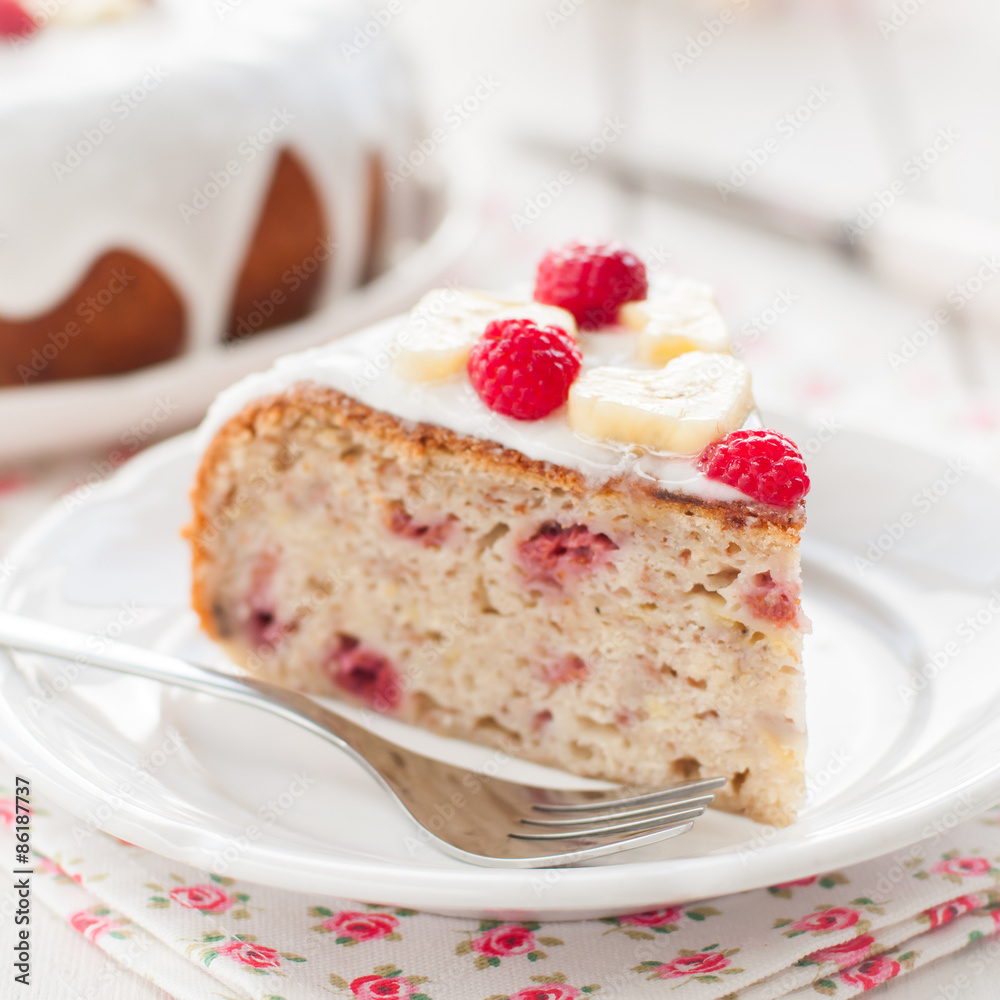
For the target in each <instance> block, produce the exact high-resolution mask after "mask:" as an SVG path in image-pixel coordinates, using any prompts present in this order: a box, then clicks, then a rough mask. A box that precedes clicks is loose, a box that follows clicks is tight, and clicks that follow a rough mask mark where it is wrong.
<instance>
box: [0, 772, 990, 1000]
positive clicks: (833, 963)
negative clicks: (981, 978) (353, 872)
mask: <svg viewBox="0 0 1000 1000" xmlns="http://www.w3.org/2000/svg"><path fill="white" fill-rule="evenodd" d="M2 775H3V772H2V769H0V777H2ZM8 797H9V787H5V786H4V784H3V780H0V803H2V801H3V799H5V798H8ZM33 806H34V807H35V812H34V815H33V825H32V847H33V848H34V850H35V854H34V856H33V860H32V866H33V869H34V876H33V878H34V883H33V893H34V900H35V906H36V907H37V908H39V909H41V908H43V907H44V908H45V911H46V912H47V913H51V914H52V919H53V921H56V922H57V925H58V926H61V927H62V928H63V930H64V932H65V934H66V935H68V941H69V942H70V944H66V945H64V947H65V948H70V947H76V948H88V949H95V950H97V951H98V953H103V954H104V956H105V958H106V960H107V962H108V963H110V965H111V966H112V967H118V968H119V969H120V971H119V973H118V974H120V975H122V976H125V977H133V978H134V982H133V980H130V982H131V983H132V986H130V991H131V992H130V993H129V995H130V996H134V997H135V998H136V1000H164V998H166V1000H203V998H204V997H206V996H228V997H234V998H235V997H248V998H253V1000H265V998H266V1000H314V998H315V997H319V996H324V997H333V998H339V1000H585V998H589V997H597V998H600V997H601V996H605V997H608V998H609V1000H611V998H613V997H628V998H629V1000H633V998H634V1000H647V998H648V1000H661V998H663V997H666V996H670V997H673V996H674V995H675V993H676V996H677V997H678V998H679V1000H685V998H691V997H696V998H698V1000H702V998H704V1000H780V998H785V997H788V998H791V1000H816V998H817V997H834V998H837V1000H847V998H851V997H855V996H860V995H862V994H867V993H871V992H872V991H876V992H875V993H874V995H875V996H877V995H878V994H877V991H878V990H879V988H880V987H882V986H883V985H884V984H885V983H887V982H889V981H892V980H902V979H905V977H906V976H908V975H910V974H911V973H913V972H914V971H916V970H919V969H921V968H922V967H923V966H925V965H928V964H930V963H932V962H933V961H934V960H935V959H936V958H938V957H940V956H942V955H946V954H949V953H951V952H954V951H956V950H958V949H961V948H965V947H968V946H970V945H972V946H973V947H974V946H975V944H976V942H977V941H979V940H981V939H989V938H992V937H994V936H1000V809H997V810H993V811H991V812H988V813H986V814H984V815H983V816H980V817H976V818H973V819H970V820H969V821H967V822H966V823H964V824H963V825H961V826H957V827H955V828H954V829H952V830H949V831H947V832H943V833H941V834H936V835H935V836H934V837H932V838H930V839H929V840H927V841H925V842H923V843H922V844H918V845H914V846H913V847H911V848H908V849H907V851H906V852H905V855H904V858H905V864H904V863H902V862H901V861H899V860H898V858H895V857H891V858H887V859H875V860H874V861H871V862H868V863H866V864H864V865H859V866H856V867H853V868H845V869H843V870H840V871H836V872H824V873H819V874H815V875H808V874H804V875H802V876H801V877H799V878H795V879H790V880H788V881H786V882H783V883H776V884H774V885H771V886H766V887H763V888H761V889H758V890H755V891H752V892H746V893H741V894H739V895H737V896H732V897H720V898H716V899H711V900H702V901H698V902H672V901H669V900H668V901H665V902H663V903H661V904H659V905H656V904H655V903H653V902H652V901H651V902H650V905H647V906H646V907H644V908H638V909H635V910H632V911H631V912H626V913H620V914H614V915H612V914H609V915H607V916H606V917H604V918H602V919H596V920H583V921H576V922H553V921H539V920H533V919H530V918H529V917H528V916H527V915H521V916H522V918H521V919H514V918H513V917H512V916H511V917H508V918H507V919H471V918H458V917H439V916H434V915H431V914H424V913H419V912H416V911H414V910H412V909H405V908H402V907H394V906H387V905H378V904H375V903H365V902H359V901H357V900H346V899H335V898H331V897H318V898H315V897H314V898H310V897H308V896H302V895H300V894H297V893H292V892H285V891H283V890H280V889H275V888H272V887H268V886H263V885H255V884H251V883H248V882H244V881H241V880H240V879H238V878H235V877H233V875H232V873H230V872H207V871H198V870H196V869H194V868H192V867H190V866H187V865H183V864H180V863H178V862H173V861H169V860H167V859H164V858H160V857H157V856H155V855H153V854H150V853H148V852H146V851H144V850H141V849H139V848H136V847H133V846H129V845H126V844H124V843H122V842H121V841H118V840H116V839H114V838H113V837H109V836H105V835H104V834H101V833H99V832H96V831H95V832H93V833H91V834H90V835H89V836H87V837H85V838H83V839H82V840H79V841H78V840H77V838H75V837H74V833H73V831H74V829H76V830H77V831H79V823H78V821H76V820H74V819H73V818H72V817H70V816H67V815H65V814H63V813H61V812H60V811H59V810H58V809H52V808H51V807H50V805H49V804H48V803H42V802H40V801H39V802H36V803H33ZM12 836H13V834H12V831H10V830H9V829H8V828H7V827H6V826H5V825H4V824H3V813H2V805H0V851H3V850H7V851H8V854H12V853H13V852H12V845H13V840H12ZM991 943H992V942H991ZM984 968H987V969H989V968H991V966H990V965H988V964H986V965H984ZM133 969H135V970H136V971H135V972H133V971H132V970H133ZM150 983H152V984H154V986H155V989H156V990H158V991H159V992H158V993H157V994H156V995H155V996H152V995H147V993H146V992H144V991H146V990H148V989H149V988H150V986H149V984H150ZM80 993H81V994H82V995H84V996H86V995H87V989H86V988H85V985H84V984H80ZM49 994H51V995H58V993H57V992H56V987H53V988H52V989H51V990H49V993H46V991H45V990H43V989H39V990H38V995H39V996H46V995H49ZM94 995H97V996H99V995H100V992H99V990H97V991H95V994H94Z"/></svg>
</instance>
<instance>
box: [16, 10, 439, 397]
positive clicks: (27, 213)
mask: <svg viewBox="0 0 1000 1000" xmlns="http://www.w3.org/2000/svg"><path fill="white" fill-rule="evenodd" d="M364 11H365V8H364V7H362V6H360V5H356V4H354V3H353V2H349V0H345V2H332V3H331V2H329V0H281V2H271V0H241V2H239V3H232V4H229V3H212V2H211V0H21V2H20V3H18V2H15V0H0V134H2V135H3V137H4V138H3V142H2V143H0V179H2V183H0V385H6V386H11V385H32V384H36V383H39V382H46V381H50V380H53V379H70V378H83V377H88V376H99V375H108V374H115V373H119V372H125V371H131V370H134V369H137V368H141V367H144V366H146V365H151V364H155V363H157V362H163V361H167V360H169V359H171V358H175V357H178V356H179V355H182V354H186V353H189V352H194V351H199V350H205V349H208V348H212V347H215V346H217V345H218V344H220V343H222V342H232V341H241V340H244V339H246V338H249V337H254V336H256V335H258V334H260V333H262V332H264V331H267V330H270V329H273V328H274V327H277V326H280V325H282V324H284V323H288V322H290V321H292V320H295V319H298V318H300V317H303V316H305V315H307V314H309V313H310V312H312V311H313V310H315V309H316V308H318V307H320V306H321V305H323V304H325V303H327V302H329V301H331V300H333V299H335V298H336V297H337V296H340V295H342V294H344V293H345V292H348V291H349V290H351V289H354V288H357V287H358V286H360V285H363V284H365V283H366V282H368V281H370V280H371V279H372V278H373V277H375V276H377V275H378V274H379V273H380V272H381V271H382V270H383V269H385V268H386V267H387V265H388V264H390V263H391V262H392V259H393V258H394V256H395V255H397V254H398V252H399V251H401V250H403V249H404V248H406V247H407V245H412V244H413V242H414V241H415V239H417V238H418V237H419V236H420V235H421V234H423V233H424V232H425V231H426V229H427V222H428V219H427V216H428V214H429V213H430V212H432V211H433V210H434V208H433V205H432V196H431V194H430V192H429V191H428V189H427V188H424V187H422V186H421V184H420V183H419V182H418V181H416V180H413V179H411V180H410V181H408V182H407V183H403V184H398V185H395V188H394V189H391V188H390V185H389V184H388V183H387V181H386V172H385V168H386V167H387V166H389V165H391V164H392V163H395V162H396V160H397V159H398V157H399V156H401V155H405V154H406V153H407V152H408V151H409V149H410V148H411V146H412V143H413V141H414V140H415V138H416V137H417V135H418V132H419V123H418V118H417V115H416V113H415V111H414V105H413V97H412V86H411V81H410V80H409V78H408V75H407V73H406V72H404V67H403V66H402V65H401V63H400V61H399V59H398V58H397V55H396V53H395V52H394V50H393V48H392V46H391V44H390V40H389V39H384V38H379V39H376V40H375V41H374V42H372V43H371V44H370V45H368V46H367V48H366V49H365V50H364V51H359V50H357V48H356V47H355V48H352V47H351V46H350V44H349V42H350V40H351V39H352V38H353V37H354V35H355V34H356V32H357V30H358V26H359V25H360V24H362V23H363V22H364V20H365V17H366V16H367V15H366V14H365V13H364Z"/></svg>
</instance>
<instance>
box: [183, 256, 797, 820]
mask: <svg viewBox="0 0 1000 1000" xmlns="http://www.w3.org/2000/svg"><path fill="white" fill-rule="evenodd" d="M561 269H562V270H561ZM575 281H579V282H583V283H584V287H583V288H582V289H578V290H577V291H574V287H575V286H574V284H573V283H574V282H575ZM623 296H626V297H624V298H623ZM536 297H540V298H543V299H544V301H542V302H539V301H530V302H528V301H524V302H517V301H515V300H511V299H510V298H498V297H494V296H491V295H487V294H483V293H474V292H457V291H455V290H452V289H442V290H439V291H438V292H434V293H431V294H430V295H428V296H427V297H425V298H424V299H423V300H422V301H421V302H420V303H419V304H418V305H417V307H415V309H414V311H413V312H412V313H411V314H410V315H409V316H406V317H401V318H398V319H395V320H391V321H388V322H386V323H384V324H380V325H379V326H376V327H373V328H370V329H368V330H365V331H361V332H360V333H358V334H355V335H352V336H351V337H348V338H345V339H344V340H341V341H338V342H336V343H334V344H332V345H330V346H329V347H327V348H321V349H319V350H316V351H312V352H308V353H307V354H305V355H299V356H294V357H290V358H286V359H284V360H283V361H281V362H279V363H278V365H277V366H276V367H275V368H274V369H272V371H271V372H269V373H266V374H264V375H261V376H253V377H251V378H250V379H247V380H245V381H244V382H242V383H240V384H239V385H237V386H235V387H234V388H233V389H231V390H229V391H228V392H227V393H225V394H223V396H222V397H220V399H219V401H218V402H217V403H216V406H215V407H214V408H213V410H212V412H211V413H210V415H209V417H208V419H207V421H206V424H205V425H204V427H203V429H202V432H201V433H202V442H203V444H204V448H205V451H204V456H203V459H202V462H201V467H200V469H199V473H198V478H197V482H196V484H195V488H194V492H193V500H194V508H195V514H194V520H193V522H192V524H191V526H190V528H189V529H188V534H189V537H190V540H191V543H192V547H193V551H194V605H195V608H196V609H197V610H198V612H199V614H200V615H201V619H202V622H203V624H204V627H205V628H206V630H207V631H208V632H209V634H210V635H212V636H213V637H214V638H216V639H217V640H218V641H219V642H221V643H223V644H224V645H225V647H226V648H227V650H228V651H229V652H230V653H231V655H232V656H233V658H234V659H235V660H236V661H237V662H238V663H239V664H241V665H242V666H244V667H245V668H246V669H248V670H250V671H253V672H254V673H256V674H258V675H260V676H262V677H264V678H266V679H269V680H272V681H276V682H278V683H281V684H286V685H290V686H294V687H296V688H300V689H302V690H306V691H310V692H314V693H318V694H324V695H333V696H336V697H338V698H344V699H347V700H351V701H354V702H357V703H361V704H365V705H367V706H369V707H371V708H373V709H374V710H376V711H379V712H384V713H387V714H391V715H393V716H395V717H397V718H400V719H403V720H405V721H409V722H412V723H415V724H417V725H421V726H425V727H428V728H430V729H433V730H435V731H437V732H440V733H444V734H447V735H451V736H457V737H461V738H466V739H471V740H475V741H478V742H485V743H491V744H497V745H500V746H502V747H503V748H504V749H505V750H507V751H509V752H512V753H515V754H518V755H521V756H524V757H527V758H530V759H532V760H536V761H540V762H542V763H546V764H551V765H554V766H557V767H561V768H564V769H566V770H569V771H572V772H575V773H577V774H581V775H586V776H591V777H600V778H608V779H612V780H618V781H624V782H636V783H640V784H643V785H658V784H663V783H666V782H671V781H675V780H678V779H681V778H691V777H696V776H702V777H709V776H716V775H722V776H725V777H726V778H727V779H728V783H727V785H726V787H725V788H724V789H723V791H722V792H721V794H720V795H719V797H718V799H717V805H719V806H720V807H722V808H725V809H730V810H733V811H738V812H742V813H744V814H746V815H748V816H750V817H752V818H754V819H757V820H760V821H762V822H768V823H774V824H776V825H785V824H787V823H790V822H791V821H792V820H793V819H794V817H795V811H796V808H797V807H798V805H799V803H800V800H801V798H802V795H803V791H804V775H803V755H804V750H805V732H804V682H803V674H802V670H801V649H802V635H803V632H804V631H806V630H807V628H808V625H807V622H806V619H805V617H804V616H803V614H802V611H801V608H800V605H799V554H798V544H799V533H800V530H801V528H802V526H803V523H804V509H803V504H802V500H803V497H804V495H805V492H806V490H807V489H808V478H807V476H806V472H805V466H804V464H803V463H802V459H801V455H799V453H798V451H797V449H796V448H795V446H794V444H793V443H792V442H791V441H789V440H788V439H787V438H784V437H782V436H781V435H779V434H777V433H776V432H774V431H769V430H766V429H763V428H759V427H757V426H756V421H755V419H754V416H753V399H752V395H751V391H750V374H749V372H748V370H747V369H746V366H745V365H744V364H743V362H742V361H740V360H739V359H738V358H737V357H735V356H734V355H733V354H732V353H731V351H730V348H729V340H728V336H722V335H720V329H721V330H723V331H724V323H723V321H722V318H721V316H720V315H719V314H718V310H717V308H716V306H715V304H714V300H712V298H711V296H710V294H709V293H708V292H707V290H706V288H705V286H703V285H700V284H697V283H694V282H690V281H684V280H679V281H678V282H676V283H675V285H674V286H672V287H671V288H668V289H667V290H666V291H665V292H664V293H662V294H661V293H649V292H648V290H647V286H646V276H645V270H644V268H642V264H641V262H640V261H638V259H637V258H636V257H635V255H634V254H631V253H629V252H628V251H627V250H625V249H624V248H622V247H620V246H619V245H616V244H582V243H574V244H572V245H570V246H569V247H568V248H563V249H562V250H561V251H554V252H552V253H550V254H548V255H547V256H546V258H545V260H544V261H543V264H542V267H541V269H540V272H539V276H538V282H537V284H536ZM644 338H645V339H644ZM650 345H652V346H650ZM654 348H655V349H654Z"/></svg>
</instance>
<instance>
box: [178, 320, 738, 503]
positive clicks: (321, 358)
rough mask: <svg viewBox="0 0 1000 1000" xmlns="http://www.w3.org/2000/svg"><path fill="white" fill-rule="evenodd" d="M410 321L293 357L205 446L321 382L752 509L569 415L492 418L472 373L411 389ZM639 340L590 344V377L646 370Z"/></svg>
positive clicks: (257, 380) (236, 399)
mask: <svg viewBox="0 0 1000 1000" xmlns="http://www.w3.org/2000/svg"><path fill="white" fill-rule="evenodd" d="M406 321H407V317H406V316H398V317H395V318H393V319H390V320H386V321H385V322H383V323H379V324H377V325H376V326H373V327H369V328H368V329H366V330H361V331H359V332H358V333H354V334H351V335H350V336H348V337H344V338H342V339H340V340H337V341H336V342H334V343H332V344H329V345H327V346H325V347H317V348H314V349H313V350H310V351H304V352H302V353H301V354H291V355H288V356H286V357H284V358H280V359H279V360H278V361H277V362H276V363H275V365H274V366H273V367H272V368H271V369H270V370H268V371H266V372H262V373H260V374H257V375H251V376H250V377H248V378H245V379H243V380H242V381H241V382H238V383H236V385H234V386H232V387H231V388H229V389H227V390H226V391H225V392H223V393H222V394H221V395H220V396H219V397H218V399H217V400H216V401H215V403H214V404H213V405H212V408H211V409H210V410H209V412H208V415H207V417H206V418H205V421H204V422H203V424H202V425H201V428H200V429H199V431H198V442H199V446H200V447H201V448H202V449H204V448H206V447H207V446H208V444H209V442H210V441H211V439H212V437H213V436H214V435H215V433H216V432H217V431H218V430H219V428H220V427H221V426H222V425H223V424H224V423H225V422H226V421H227V420H228V419H229V418H230V417H232V416H233V415H235V414H236V413H239V412H240V410H242V409H243V407H244V406H246V405H247V404H248V403H250V402H252V401H253V400H255V399H258V398H260V397H262V396H268V395H271V394H273V393H280V392H282V391H284V390H285V389H287V388H288V387H289V386H291V385H293V384H294V383H296V382H303V381H311V382H317V383H319V384H320V385H328V386H331V387H333V388H334V389H338V390H340V391H341V392H343V393H346V394H347V395H350V396H353V397H354V398H355V399H358V400H360V401H361V402H362V403H365V404H366V405H368V406H371V407H373V408H375V409H378V410H384V411H385V412H386V413H391V414H392V415H393V416H396V417H399V418H401V419H403V420H409V421H413V422H415V423H417V422H419V423H430V424H436V425H438V426H441V427H447V428H449V429H451V430H453V431H455V432H456V433H459V434H467V435H469V436H471V437H477V438H482V439H484V440H490V441H497V442H499V443H500V444H502V445H504V446H505V447H507V448H513V449H515V450H517V451H519V452H521V453H522V454H524V455H527V456H528V457H529V458H532V459H536V460H538V461H543V462H552V463H554V464H556V465H562V466H565V467H567V468H571V469H576V470H577V471H579V472H581V473H583V474H584V476H586V477H587V479H588V481H590V482H591V483H593V484H595V485H596V484H598V483H601V482H604V481H606V480H608V479H611V478H613V477H615V476H618V475H622V474H631V475H636V476H640V477H642V478H644V479H647V480H649V481H651V482H656V483H659V484H662V485H663V486H664V487H665V488H667V489H669V490H670V491H671V492H674V493H678V494H682V495H685V496H693V497H698V498H701V499H705V500H719V501H732V500H749V498H747V497H745V496H744V495H743V494H742V493H740V492H739V491H738V490H735V489H733V488H732V487H731V486H727V485H726V484H725V483H720V482H716V481H714V480H710V479H707V478H706V477H705V476H704V475H703V474H702V473H701V472H700V471H699V470H698V469H697V467H696V466H695V464H694V462H693V460H692V459H691V458H689V457H685V456H676V455H654V454H649V453H646V454H643V453H641V452H640V451H635V450H631V449H628V448H625V447H619V446H616V445H612V444H604V443H601V442H597V441H588V440H586V439H584V438H582V437H581V436H580V435H578V434H575V433H574V432H573V431H572V429H571V428H570V426H569V424H568V422H567V419H566V410H565V407H562V408H560V409H559V410H557V411H556V412H555V413H552V414H551V415H549V416H548V417H545V418H543V419H542V420H532V421H528V422H522V421H518V420H514V419H512V418H510V417H504V416H501V415H499V414H497V413H494V412H492V411H491V410H490V409H488V408H487V406H486V405H485V404H484V403H483V402H482V400H481V399H480V398H479V397H478V396H477V395H476V392H475V390H474V389H473V388H472V385H471V384H470V383H469V380H468V378H466V376H465V374H464V373H461V374H459V375H455V376H453V377H451V378H447V379H443V380H441V381H439V382H428V383H416V382H406V381H403V380H402V379H400V378H399V377H398V376H397V375H396V374H395V373H394V372H393V370H392V358H393V356H394V354H395V351H394V349H393V341H394V339H395V337H396V334H397V333H398V331H399V330H400V329H401V327H402V326H403V325H404V324H405V323H406ZM635 336H636V335H635V334H633V333H629V332H626V331H617V332H606V333H599V334H582V335H581V336H580V344H581V347H582V348H583V351H584V362H583V363H584V369H586V368H588V367H592V366H595V365H603V364H623V365H632V364H637V363H636V362H635V361H634V358H635ZM750 422H751V423H755V421H754V420H751V421H750ZM750 502H753V501H750Z"/></svg>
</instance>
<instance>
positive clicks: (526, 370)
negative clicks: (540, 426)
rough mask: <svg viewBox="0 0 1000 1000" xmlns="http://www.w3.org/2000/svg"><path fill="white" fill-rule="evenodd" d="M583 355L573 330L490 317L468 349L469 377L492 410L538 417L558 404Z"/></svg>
mask: <svg viewBox="0 0 1000 1000" xmlns="http://www.w3.org/2000/svg"><path fill="white" fill-rule="evenodd" d="M582 364H583V355H582V354H581V352H580V348H579V346H578V345H577V343H576V340H575V339H574V338H573V336H572V334H569V333H567V332H566V331H565V330H562V329H560V328H559V327H557V326H538V324H537V323H534V322H532V321H531V320H530V319H507V320H493V321H492V322H490V323H489V324H488V325H487V327H486V330H485V331H484V333H483V335H482V336H481V337H480V338H479V340H477V341H476V343H475V344H474V345H473V347H472V351H471V352H470V354H469V369H468V370H469V379H470V380H471V382H472V385H473V387H474V388H475V390H476V392H477V393H478V394H479V398H480V399H481V400H482V401H483V402H484V403H485V404H486V405H487V406H488V407H489V408H490V409H491V410H493V411H494V412H496V413H502V414H503V415H504V416H507V417H514V418H515V419H517V420H539V419H541V418H542V417H545V416H548V414H550V413H551V412H552V411H553V410H557V409H558V408H559V407H560V406H562V405H563V404H564V403H565V402H566V400H567V398H568V397H569V387H570V386H571V385H572V384H573V380H574V379H575V378H576V377H577V375H578V374H579V373H580V366H581V365H582Z"/></svg>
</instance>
